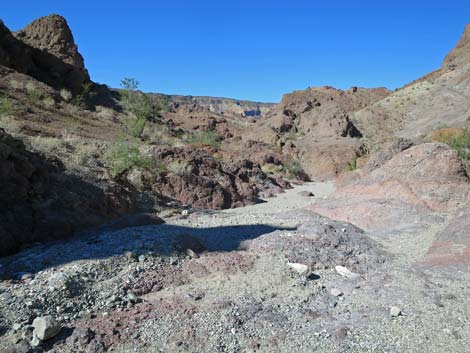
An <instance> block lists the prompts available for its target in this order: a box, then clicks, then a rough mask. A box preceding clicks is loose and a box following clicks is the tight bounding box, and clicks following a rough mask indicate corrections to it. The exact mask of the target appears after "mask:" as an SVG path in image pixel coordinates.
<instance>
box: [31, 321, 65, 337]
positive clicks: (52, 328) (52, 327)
mask: <svg viewBox="0 0 470 353" xmlns="http://www.w3.org/2000/svg"><path fill="white" fill-rule="evenodd" d="M33 327H34V331H33V335H34V336H36V337H37V338H39V339H40V340H41V341H45V340H48V339H50V338H52V337H54V336H56V335H57V334H58V333H59V332H60V330H61V329H62V328H61V327H60V325H59V323H58V322H57V321H55V320H54V319H53V318H52V316H42V317H37V318H35V319H34V321H33Z"/></svg>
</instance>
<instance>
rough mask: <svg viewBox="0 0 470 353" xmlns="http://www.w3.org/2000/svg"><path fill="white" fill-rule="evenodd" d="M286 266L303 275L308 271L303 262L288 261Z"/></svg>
mask: <svg viewBox="0 0 470 353" xmlns="http://www.w3.org/2000/svg"><path fill="white" fill-rule="evenodd" d="M287 266H289V267H290V268H292V269H293V270H294V271H295V272H297V273H298V274H299V275H305V274H307V273H308V270H309V268H308V266H307V265H304V264H299V263H296V262H288V263H287Z"/></svg>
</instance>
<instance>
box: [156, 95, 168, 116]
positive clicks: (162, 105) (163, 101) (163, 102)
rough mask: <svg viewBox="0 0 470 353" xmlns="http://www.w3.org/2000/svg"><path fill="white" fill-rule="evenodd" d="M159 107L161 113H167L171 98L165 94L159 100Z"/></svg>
mask: <svg viewBox="0 0 470 353" xmlns="http://www.w3.org/2000/svg"><path fill="white" fill-rule="evenodd" d="M157 107H158V112H159V114H161V113H166V112H168V110H170V100H169V99H168V97H167V96H163V97H161V98H159V99H158V100H157Z"/></svg>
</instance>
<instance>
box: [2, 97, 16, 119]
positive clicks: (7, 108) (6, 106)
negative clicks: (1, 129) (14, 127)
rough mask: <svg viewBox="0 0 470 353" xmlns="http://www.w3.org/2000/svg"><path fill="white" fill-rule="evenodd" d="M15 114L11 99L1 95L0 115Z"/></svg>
mask: <svg viewBox="0 0 470 353" xmlns="http://www.w3.org/2000/svg"><path fill="white" fill-rule="evenodd" d="M12 112H13V106H12V104H11V101H10V99H9V98H8V97H7V96H5V95H3V94H0V115H9V114H11V113H12Z"/></svg>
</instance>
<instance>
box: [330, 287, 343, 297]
mask: <svg viewBox="0 0 470 353" xmlns="http://www.w3.org/2000/svg"><path fill="white" fill-rule="evenodd" d="M330 293H331V295H333V296H335V297H339V296H342V295H343V292H342V291H341V290H340V289H338V288H331V290H330Z"/></svg>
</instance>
